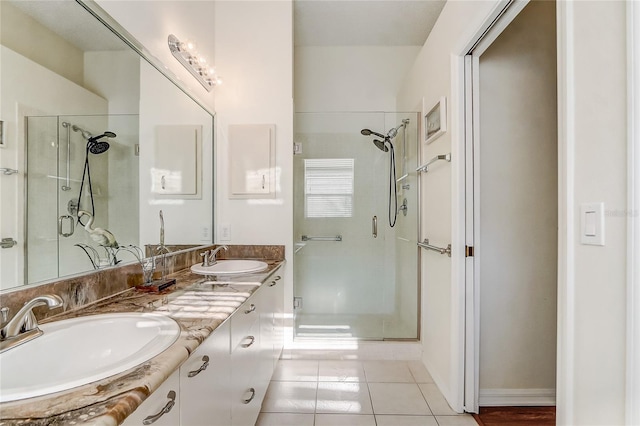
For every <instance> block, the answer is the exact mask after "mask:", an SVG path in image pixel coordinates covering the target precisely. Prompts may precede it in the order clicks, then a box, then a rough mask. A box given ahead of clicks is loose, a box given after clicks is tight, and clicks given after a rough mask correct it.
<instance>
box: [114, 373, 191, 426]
mask: <svg viewBox="0 0 640 426" xmlns="http://www.w3.org/2000/svg"><path fill="white" fill-rule="evenodd" d="M179 390H180V376H179V374H178V371H176V372H174V373H173V374H172V375H171V376H169V378H168V379H167V380H165V381H164V383H162V385H160V387H159V388H158V389H157V390H156V391H155V392H153V393H152V394H151V395H149V397H148V398H147V399H145V400H144V402H143V403H142V404H141V405H140V406H139V407H138V409H137V410H136V411H134V412H133V413H132V414H131V415H130V416H129V417H127V418H126V420H125V421H124V423H122V424H123V425H125V426H137V425H142V424H145V423H144V421H145V420H147V419H148V421H151V420H154V421H153V423H152V424H153V426H163V425H166V426H175V425H177V424H180V396H179V395H178V392H179ZM147 424H149V423H147Z"/></svg>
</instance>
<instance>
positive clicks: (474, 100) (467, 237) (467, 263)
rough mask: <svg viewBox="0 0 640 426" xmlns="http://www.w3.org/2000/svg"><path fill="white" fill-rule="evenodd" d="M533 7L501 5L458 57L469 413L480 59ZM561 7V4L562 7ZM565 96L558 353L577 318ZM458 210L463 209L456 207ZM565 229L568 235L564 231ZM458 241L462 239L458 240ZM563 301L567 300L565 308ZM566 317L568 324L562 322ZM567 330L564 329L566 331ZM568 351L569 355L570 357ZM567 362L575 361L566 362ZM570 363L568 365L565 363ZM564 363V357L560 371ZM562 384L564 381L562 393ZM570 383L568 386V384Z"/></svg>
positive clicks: (474, 350)
mask: <svg viewBox="0 0 640 426" xmlns="http://www.w3.org/2000/svg"><path fill="white" fill-rule="evenodd" d="M528 3H529V0H507V1H500V2H498V3H497V4H496V6H495V8H494V9H493V11H492V13H491V14H489V16H488V17H487V18H486V19H485V21H484V22H483V25H482V26H481V27H480V28H479V29H478V30H477V31H476V33H474V36H473V37H472V38H471V39H470V40H469V43H468V44H467V45H466V46H465V48H464V49H462V50H461V51H460V53H459V56H458V57H457V68H458V70H459V71H461V72H462V78H461V79H460V80H459V81H458V82H457V84H458V85H462V90H457V91H456V90H453V93H458V94H459V96H458V99H459V100H460V102H461V105H463V108H462V114H463V117H464V120H461V121H462V123H463V126H464V128H463V129H461V135H463V137H462V138H460V140H459V141H458V146H457V151H458V158H460V159H461V160H460V169H461V170H460V173H459V175H458V177H459V179H458V182H457V185H455V184H454V191H456V192H457V196H456V195H454V197H453V199H454V200H456V201H458V202H459V205H458V206H454V209H453V211H454V215H455V218H454V220H456V221H457V223H458V224H459V226H461V227H462V229H464V231H463V232H459V233H457V234H458V235H454V241H456V242H457V244H458V246H459V247H462V246H465V247H473V254H472V256H466V257H465V255H466V250H459V252H460V253H461V256H462V257H463V258H462V259H460V260H459V261H458V263H457V265H454V266H453V267H454V273H456V275H455V276H457V282H456V284H457V286H458V288H460V289H463V293H462V294H464V303H463V304H462V306H460V307H459V309H458V313H459V315H460V317H461V324H463V329H464V331H463V345H462V351H461V352H462V353H463V358H464V362H463V367H462V374H461V378H462V383H461V386H462V389H463V390H464V391H463V392H462V393H463V407H464V410H465V411H467V412H472V413H477V412H478V411H479V404H478V402H479V365H480V363H479V352H480V351H479V341H480V320H479V313H480V297H479V295H480V288H481V282H480V279H479V277H480V265H479V263H480V262H479V261H478V259H479V258H480V256H482V249H481V244H482V242H481V241H480V235H479V227H478V226H474V225H477V224H478V223H479V216H480V211H479V210H480V209H479V205H478V203H477V200H478V197H479V195H480V176H479V172H480V165H479V164H478V162H477V161H475V159H474V152H477V149H478V143H479V130H480V128H479V97H478V87H479V84H478V83H479V72H478V69H479V57H480V56H481V55H482V54H483V53H484V52H485V51H486V50H487V49H488V48H489V46H491V44H492V43H493V42H494V41H495V40H496V39H497V38H498V36H499V35H500V34H501V33H502V32H503V31H504V30H505V29H506V28H507V27H508V25H509V24H510V23H511V22H512V21H513V20H514V19H515V17H516V16H517V15H518V14H519V13H520V12H521V11H522V10H523V9H524V8H525V6H526V5H527V4H528ZM559 3H561V2H557V4H558V7H559ZM557 16H558V20H557V24H556V25H557V28H558V35H557V37H558V41H557V43H558V46H559V49H558V70H559V72H558V81H559V83H560V84H562V81H561V80H560V76H561V74H560V70H566V65H565V64H564V63H563V62H561V57H562V55H561V52H562V51H561V50H560V44H561V43H560V41H561V40H560V33H561V30H562V29H564V25H563V23H562V22H563V21H561V20H560V16H561V15H560V12H557ZM560 93H561V92H560V91H559V94H558V101H559V111H558V122H559V133H558V152H559V162H558V196H559V205H558V222H559V223H558V225H559V226H560V230H561V232H559V234H558V259H557V262H558V309H559V311H558V353H559V354H560V353H562V352H560V344H561V341H565V342H566V341H569V342H570V341H571V340H568V339H567V336H568V334H567V333H568V331H567V330H568V327H567V324H570V323H571V322H570V319H571V318H572V317H573V316H572V315H571V312H572V311H571V309H569V308H570V307H571V306H572V305H570V304H568V303H567V302H568V299H569V298H568V297H566V296H565V297H564V298H563V297H562V295H563V294H565V295H566V294H567V288H569V283H571V282H572V278H571V277H567V276H566V274H567V272H568V271H570V269H569V268H568V267H567V265H568V263H569V260H570V259H572V257H570V256H571V253H569V250H572V249H571V248H570V247H569V245H568V244H567V241H571V236H570V235H569V234H568V233H569V232H571V231H570V230H571V229H572V224H569V223H568V222H569V221H572V220H571V219H570V218H571V216H570V212H569V209H570V205H569V202H568V200H570V199H572V197H571V194H570V192H569V188H570V187H571V186H570V185H569V183H570V181H569V179H568V177H569V176H572V173H569V172H570V170H572V167H571V163H569V162H568V160H567V158H569V155H568V154H569V153H570V152H571V151H570V150H569V147H570V146H572V145H570V144H569V143H568V142H567V139H566V138H565V137H564V133H562V130H563V129H562V127H563V125H562V124H561V122H562V119H563V114H566V111H565V110H564V109H562V108H560V107H561V106H564V104H565V101H564V99H561V98H560ZM456 207H457V208H456ZM563 219H564V220H565V222H564V224H565V225H564V228H562V226H561V225H562V220H563ZM562 229H564V230H565V231H564V233H563V232H562ZM456 237H457V238H456ZM561 300H562V301H563V302H562V303H561ZM561 306H567V309H568V311H567V312H565V313H563V312H562V308H561ZM561 318H562V319H564V322H561ZM561 328H563V330H564V333H563V330H561ZM567 353H570V352H566V348H565V352H564V354H565V355H566V354H567ZM565 359H569V357H566V358H565ZM563 361H564V360H563ZM560 362H561V359H560V358H558V361H557V366H558V371H560ZM562 371H563V372H567V374H570V372H571V369H570V368H565V369H563V370H562ZM560 383H562V380H558V384H557V386H558V389H559V385H560ZM565 383H566V381H565ZM556 398H557V399H559V398H560V396H559V395H558V391H556Z"/></svg>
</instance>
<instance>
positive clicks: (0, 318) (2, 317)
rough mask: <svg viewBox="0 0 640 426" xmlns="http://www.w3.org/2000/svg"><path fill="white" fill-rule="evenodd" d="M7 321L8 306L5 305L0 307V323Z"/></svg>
mask: <svg viewBox="0 0 640 426" xmlns="http://www.w3.org/2000/svg"><path fill="white" fill-rule="evenodd" d="M7 321H9V308H8V307H7V306H5V307H4V308H0V324H2V325H4V324H5V323H6V322H7Z"/></svg>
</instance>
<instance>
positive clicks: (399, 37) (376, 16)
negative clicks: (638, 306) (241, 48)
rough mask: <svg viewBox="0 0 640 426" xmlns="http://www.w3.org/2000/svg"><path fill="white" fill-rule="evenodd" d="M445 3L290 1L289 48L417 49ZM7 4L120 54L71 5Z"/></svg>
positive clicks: (76, 39)
mask: <svg viewBox="0 0 640 426" xmlns="http://www.w3.org/2000/svg"><path fill="white" fill-rule="evenodd" d="M445 1H446V0H294V2H293V4H294V44H295V45H296V46H422V45H423V44H424V42H425V40H426V39H427V37H428V35H429V33H430V32H431V29H432V28H433V25H434V24H435V22H436V20H437V19H438V16H439V15H440V12H441V11H442V8H443V7H444V4H445ZM12 4H13V5H15V6H16V7H18V8H20V9H22V11H24V12H25V13H27V14H29V15H31V16H32V17H34V18H35V19H36V20H38V21H40V22H41V23H42V24H43V25H45V26H47V27H49V28H50V29H52V30H54V31H55V32H57V33H58V34H60V35H61V36H62V37H63V38H65V39H67V40H68V41H70V42H71V43H72V44H74V45H76V46H77V47H78V48H80V49H81V50H121V49H123V48H124V47H123V44H122V43H121V42H120V41H119V40H117V39H116V38H115V37H113V35H112V34H111V33H110V32H109V31H108V30H107V29H106V28H104V27H103V26H102V25H95V20H93V19H87V14H86V12H85V11H83V10H82V9H81V8H79V7H77V5H76V4H75V2H69V1H68V0H67V1H60V0H58V1H55V0H53V1H52V0H48V1H42V0H41V1H12ZM72 15H74V16H72ZM75 15H77V16H75ZM72 18H73V19H72ZM76 18H84V19H76ZM79 23H80V24H79Z"/></svg>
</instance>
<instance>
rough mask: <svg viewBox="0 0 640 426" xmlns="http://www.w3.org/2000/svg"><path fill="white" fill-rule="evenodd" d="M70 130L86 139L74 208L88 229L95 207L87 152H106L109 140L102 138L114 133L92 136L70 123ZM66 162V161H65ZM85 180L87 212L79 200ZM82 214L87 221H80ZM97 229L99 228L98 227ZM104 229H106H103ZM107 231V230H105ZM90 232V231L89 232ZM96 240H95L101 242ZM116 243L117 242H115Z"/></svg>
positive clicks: (80, 222) (95, 153)
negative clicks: (87, 196)
mask: <svg viewBox="0 0 640 426" xmlns="http://www.w3.org/2000/svg"><path fill="white" fill-rule="evenodd" d="M66 124H67V125H66V126H65V123H63V124H62V125H63V126H64V127H67V128H68V127H69V123H66ZM71 130H73V131H74V132H80V134H81V135H82V137H83V138H84V139H85V140H86V141H87V146H86V149H85V155H84V170H83V171H82V180H81V181H80V191H79V192H78V202H77V203H76V209H77V211H78V213H79V214H78V223H79V224H80V225H82V226H84V227H85V229H86V230H87V231H88V232H90V231H89V228H90V226H91V223H93V219H94V218H95V215H96V209H95V202H94V200H93V187H92V185H91V169H90V167H89V154H90V153H91V154H94V155H98V154H102V153H104V152H106V151H107V150H108V149H109V142H107V141H104V140H102V139H103V138H115V137H116V134H115V133H114V132H110V131H108V130H107V131H105V132H104V133H102V134H100V135H98V136H93V134H92V133H91V132H89V131H87V130H85V129H83V128H81V127H79V126H77V125H75V124H73V125H71ZM67 164H68V163H67ZM85 182H86V183H87V189H88V192H89V197H90V199H91V212H90V213H89V212H87V211H85V210H84V209H83V208H82V206H81V201H82V190H83V188H84V185H85ZM63 189H64V188H63ZM80 212H82V213H83V214H80ZM83 215H86V216H88V217H89V220H88V221H87V223H82V221H81V219H80V218H81V217H82V216H83ZM98 229H99V228H98ZM105 231H106V230H105ZM107 232H108V231H107ZM90 233H91V232H90ZM91 235H92V237H93V233H91ZM101 241H102V240H100V241H97V240H96V242H101ZM114 242H115V239H114ZM108 243H109V244H112V242H111V241H108ZM116 244H117V243H116Z"/></svg>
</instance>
